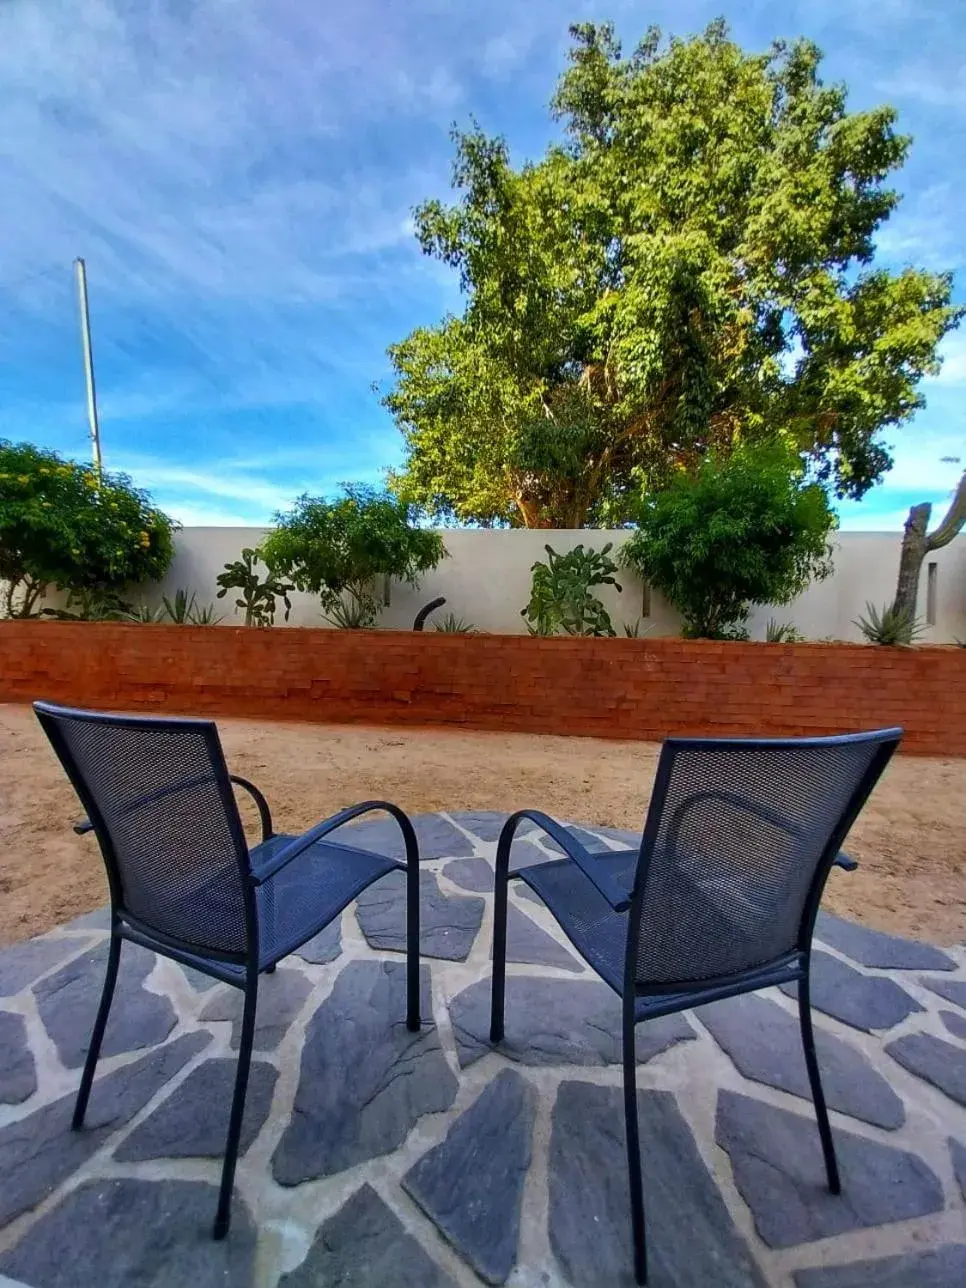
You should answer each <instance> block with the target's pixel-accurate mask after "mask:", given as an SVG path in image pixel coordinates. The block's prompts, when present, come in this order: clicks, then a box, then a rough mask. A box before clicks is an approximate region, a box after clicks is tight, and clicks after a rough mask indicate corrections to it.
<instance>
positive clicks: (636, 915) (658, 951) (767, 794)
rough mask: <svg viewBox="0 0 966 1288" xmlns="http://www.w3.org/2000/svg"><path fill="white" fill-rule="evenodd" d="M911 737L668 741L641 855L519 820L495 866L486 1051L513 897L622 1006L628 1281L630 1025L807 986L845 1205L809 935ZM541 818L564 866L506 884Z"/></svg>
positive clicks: (497, 1010) (803, 1007) (638, 1208)
mask: <svg viewBox="0 0 966 1288" xmlns="http://www.w3.org/2000/svg"><path fill="white" fill-rule="evenodd" d="M901 736H902V730H901V729H883V730H879V731H877V732H873V733H860V734H847V735H843V736H841V737H833V738H797V739H793V738H781V739H738V738H723V739H698V738H670V739H668V741H667V742H665V744H664V747H663V749H662V751H661V758H660V761H659V764H658V769H657V776H656V779H655V783H654V790H653V793H652V796H651V802H650V807H649V809H648V813H647V819H646V823H645V827H644V834H643V837H642V840H641V845H640V849H639V850H618V851H614V850H608V851H606V852H603V853H599V852H596V851H594V852H592V851H589V850H588V849H587V848H586V847H585V846H584V845H582V844H581V843H580V842H579V841H578V840H577V838H576V837H575V836H573V835H572V834H571V833H570V832H568V831H567V830H566V829H565V828H563V827H562V826H561V825H560V824H559V823H556V822H554V820H553V819H551V818H548V817H547V815H546V814H542V813H540V812H539V811H536V810H521V811H520V812H519V813H517V814H514V815H512V817H510V818H509V819H508V820H507V822H506V824H505V826H504V828H503V830H502V833H501V835H500V840H499V844H498V846H497V857H496V899H495V916H494V928H493V983H492V990H493V991H492V1010H491V1016H490V1040H491V1041H492V1042H494V1043H498V1042H500V1041H502V1039H503V1013H504V990H505V983H506V919H507V883H508V880H509V878H510V877H511V876H512V877H519V879H520V880H522V881H524V882H526V884H527V885H528V886H530V888H531V889H532V890H534V891H536V893H537V894H538V895H539V896H540V897H541V899H542V900H543V901H544V903H545V904H546V906H547V907H548V908H549V910H550V912H551V913H552V914H553V916H554V917H555V918H556V920H557V922H558V923H559V924H560V926H561V928H562V929H563V930H564V932H565V933H566V935H567V937H568V938H569V939H570V941H571V942H572V943H573V945H574V947H575V948H576V949H577V951H578V952H579V953H580V954H581V956H582V957H584V959H585V960H586V961H587V962H588V963H589V964H590V965H591V966H592V967H593V968H594V970H596V971H597V973H598V974H599V975H600V976H601V978H602V979H603V980H604V981H605V982H606V983H607V984H609V985H610V987H611V988H612V989H613V990H614V991H615V992H616V993H617V994H618V995H619V996H620V997H621V999H622V1003H623V1027H622V1038H623V1066H624V1115H625V1123H626V1133H627V1163H628V1171H629V1175H630V1197H631V1220H632V1227H633V1234H634V1273H635V1277H636V1280H637V1282H638V1283H639V1284H644V1283H646V1282H647V1256H646V1245H645V1234H644V1196H643V1189H642V1182H641V1153H640V1138H639V1127H638V1120H637V1061H636V1056H635V1046H634V1033H635V1026H636V1025H637V1024H639V1023H641V1021H642V1020H647V1019H653V1018H656V1017H657V1016H661V1015H670V1014H672V1013H674V1012H676V1011H683V1010H685V1009H687V1008H690V1007H692V1006H699V1005H703V1004H704V1003H707V1002H714V1001H718V1000H720V999H722V998H726V997H733V996H735V995H736V994H739V993H747V992H752V991H754V990H756V989H760V988H767V987H770V986H771V985H774V984H783V983H785V982H786V981H790V980H797V981H798V1006H799V1017H800V1021H801V1031H802V1043H803V1045H804V1048H805V1062H806V1065H807V1067H808V1077H809V1083H810V1085H811V1089H812V1097H813V1099H814V1102H815V1114H816V1117H817V1119H818V1129H819V1135H820V1137H821V1142H822V1152H823V1155H824V1158H825V1168H826V1172H827V1175H828V1184H829V1189H830V1190H831V1192H832V1193H833V1194H838V1193H839V1191H840V1184H839V1174H838V1165H837V1162H836V1158H835V1146H834V1143H833V1141H832V1132H831V1129H830V1127H829V1120H828V1112H827V1110H826V1108H825V1097H824V1094H823V1092H822V1082H821V1078H820V1076H819V1069H818V1060H817V1057H816V1054H815V1041H814V1037H813V1035H812V1017H811V1007H810V1003H809V963H810V953H811V946H812V929H813V927H814V924H815V917H816V914H817V912H818V906H819V901H820V899H821V897H822V890H823V888H824V886H825V881H826V878H827V877H828V874H829V871H830V869H831V867H832V865H833V864H834V863H839V864H840V865H841V866H842V867H845V868H854V867H855V866H857V865H856V864H855V863H854V862H853V860H851V859H848V858H847V857H846V856H845V855H843V854H840V850H839V847H840V846H841V844H842V841H843V839H844V838H845V836H846V834H847V832H848V830H849V828H850V827H851V826H852V824H853V822H854V821H855V818H856V816H857V815H858V813H859V811H860V810H861V808H862V806H863V805H864V804H865V801H866V799H867V798H868V795H869V793H870V792H871V790H872V788H873V787H874V786H875V783H876V780H877V779H878V777H879V775H880V774H881V773H882V770H883V769H884V768H885V765H886V763H887V762H888V760H889V758H890V757H891V755H892V753H893V752H894V751H895V749H896V747H897V745H898V743H899V740H900V738H901ZM523 819H531V820H533V822H535V823H536V824H537V825H538V826H539V827H540V828H542V829H543V831H544V832H546V833H547V834H548V835H549V836H550V837H552V838H553V840H554V841H556V842H557V844H558V845H559V846H560V847H561V849H562V850H563V851H564V853H565V854H566V856H567V857H566V858H562V859H554V860H550V861H548V862H546V863H539V864H536V865H533V866H530V867H526V868H523V869H521V870H520V871H517V872H513V873H511V872H510V871H509V863H510V847H511V845H512V843H513V837H514V833H515V832H516V829H517V826H518V824H519V823H520V822H521V821H522V820H523Z"/></svg>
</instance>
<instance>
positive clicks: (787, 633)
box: [765, 617, 805, 644]
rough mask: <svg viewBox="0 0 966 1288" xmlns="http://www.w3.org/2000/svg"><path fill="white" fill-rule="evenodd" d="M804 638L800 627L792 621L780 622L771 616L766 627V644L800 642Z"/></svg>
mask: <svg viewBox="0 0 966 1288" xmlns="http://www.w3.org/2000/svg"><path fill="white" fill-rule="evenodd" d="M804 638H805V636H804V635H803V634H802V632H801V631H800V630H799V629H798V627H797V626H793V625H792V624H791V622H778V621H776V620H775V618H774V617H769V619H768V625H767V626H766V627H765V643H766V644H800V643H801V642H802V640H804Z"/></svg>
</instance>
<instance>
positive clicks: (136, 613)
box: [121, 602, 166, 625]
mask: <svg viewBox="0 0 966 1288" xmlns="http://www.w3.org/2000/svg"><path fill="white" fill-rule="evenodd" d="M165 613H166V610H165V607H164V605H163V604H161V605H159V606H158V607H157V608H151V607H150V605H148V604H145V603H144V602H142V603H140V604H138V605H137V606H136V607H135V608H129V609H128V611H127V612H126V613H122V614H121V618H122V620H123V621H125V622H139V623H143V624H144V625H150V624H151V623H153V622H163V621H164V618H165Z"/></svg>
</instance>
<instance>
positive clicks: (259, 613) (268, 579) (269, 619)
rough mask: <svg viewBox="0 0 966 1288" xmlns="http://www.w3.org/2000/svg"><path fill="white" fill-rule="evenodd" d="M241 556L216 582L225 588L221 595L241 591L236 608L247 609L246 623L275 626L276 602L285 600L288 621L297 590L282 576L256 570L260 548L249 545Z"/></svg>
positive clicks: (218, 595) (220, 597)
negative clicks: (292, 595)
mask: <svg viewBox="0 0 966 1288" xmlns="http://www.w3.org/2000/svg"><path fill="white" fill-rule="evenodd" d="M241 556H242V557H241V558H240V559H236V560H234V562H232V563H226V564H225V571H224V572H222V573H219V574H218V576H217V577H216V578H215V581H216V582H217V583H218V585H219V586H220V587H221V590H219V591H218V594H217V598H218V599H224V598H225V596H226V595H227V594H228V592H229V590H236V589H237V590H239V591H240V592H241V593H240V594H239V596H238V598H237V599H236V600H235V607H236V608H244V610H245V625H246V626H274V625H275V601H276V600H277V599H281V600H282V602H283V603H284V604H285V620H286V621H288V619H289V614H290V613H291V611H292V601H291V600H290V599H289V594H290V593H291V592H292V591H293V590H294V589H295V587H294V586H290V585H289V584H288V583H287V582H284V581H282V580H281V578H279V577H275V576H274V575H273V574H272V573H271V572H269V573H268V574H267V575H266V576H265V577H264V578H263V577H260V576H259V575H258V573H257V572H256V571H255V564H256V563H257V562H258V551H257V550H254V549H252V548H251V546H246V547H245V548H244V549H243V550H242V552H241Z"/></svg>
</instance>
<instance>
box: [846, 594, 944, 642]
mask: <svg viewBox="0 0 966 1288" xmlns="http://www.w3.org/2000/svg"><path fill="white" fill-rule="evenodd" d="M865 611H866V616H865V617H859V618H858V619H857V620H856V622H855V625H856V626H857V627H858V628H859V630H860V631H861V632H862V634H863V635H864V636H865V638H866V639H867V640H868V641H869V642H870V643H871V644H886V645H891V646H893V647H900V648H902V647H905V648H908V646H909V645H910V644H911V643H912V641H913V640H914V639H916V637H917V636H919V635H921V634H922V633H923V631H924V630H925V629H926V628H925V625H924V624H923V622H921V621H920V620H919V619H918V618H917V617H914V616H913V614H912V613H910V612H908V611H907V610H906V609H904V608H897V607H896V606H895V604H886V605H885V606H884V607H883V608H876V606H875V605H874V604H869V603H866V606H865Z"/></svg>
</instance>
